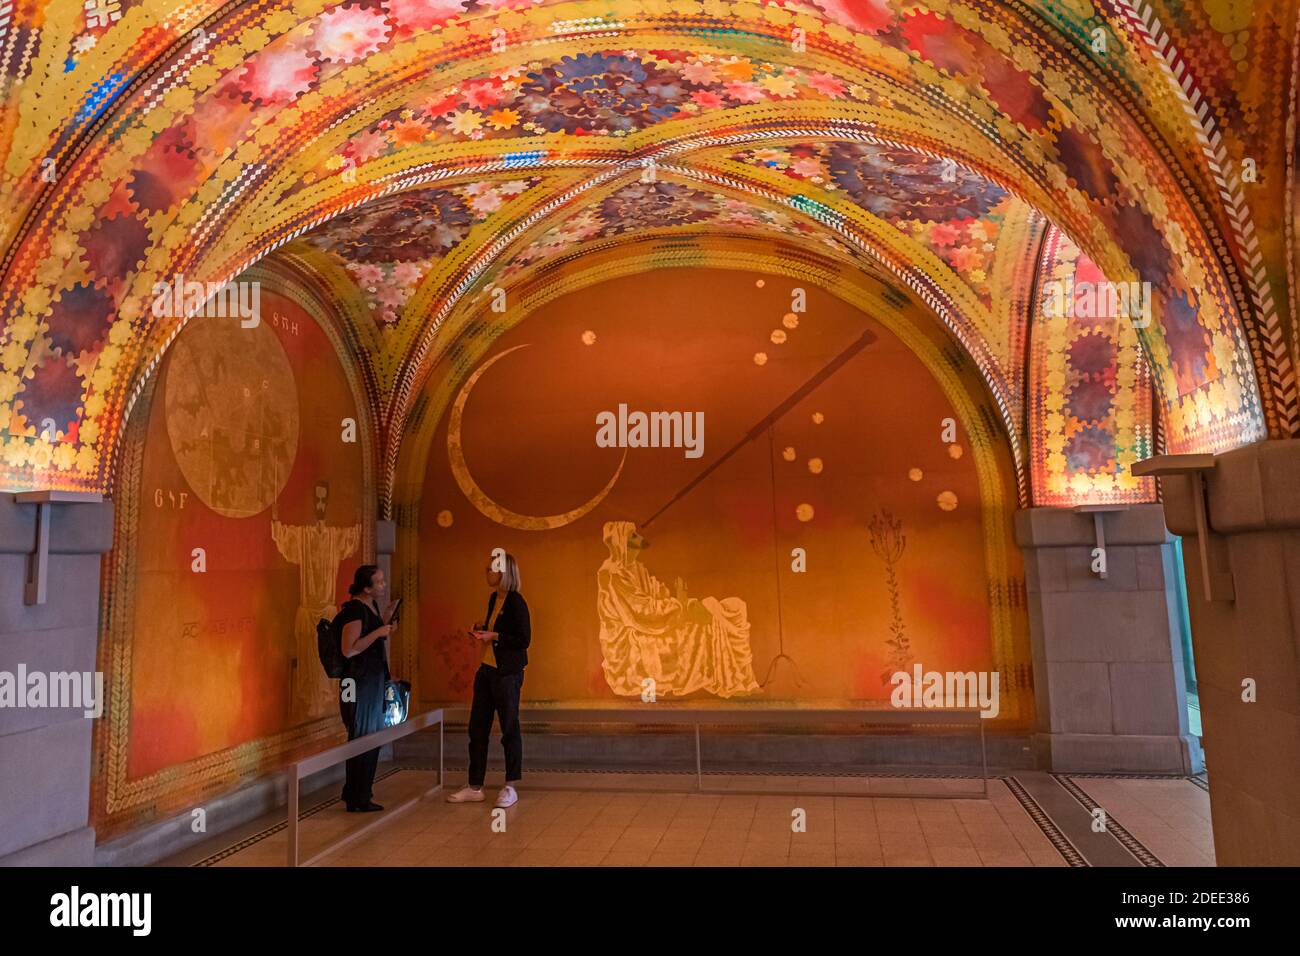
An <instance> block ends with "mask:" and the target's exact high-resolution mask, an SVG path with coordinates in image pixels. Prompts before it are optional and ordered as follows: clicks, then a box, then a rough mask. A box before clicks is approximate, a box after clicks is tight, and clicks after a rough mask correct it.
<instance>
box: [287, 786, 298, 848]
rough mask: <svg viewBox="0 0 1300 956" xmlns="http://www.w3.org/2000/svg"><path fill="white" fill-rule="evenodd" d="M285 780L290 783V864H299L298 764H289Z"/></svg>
mask: <svg viewBox="0 0 1300 956" xmlns="http://www.w3.org/2000/svg"><path fill="white" fill-rule="evenodd" d="M285 782H286V783H287V784H288V785H289V826H288V827H287V829H286V833H287V834H288V837H289V840H288V843H289V865H290V866H297V865H298V765H297V764H296V763H292V764H289V766H288V768H287V769H286V770H285Z"/></svg>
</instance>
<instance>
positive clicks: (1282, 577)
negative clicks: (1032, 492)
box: [1160, 440, 1300, 866]
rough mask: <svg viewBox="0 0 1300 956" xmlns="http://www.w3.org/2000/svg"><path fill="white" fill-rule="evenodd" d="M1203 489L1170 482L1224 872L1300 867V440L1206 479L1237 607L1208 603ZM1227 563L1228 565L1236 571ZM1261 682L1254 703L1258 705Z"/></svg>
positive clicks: (1218, 548)
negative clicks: (1199, 524)
mask: <svg viewBox="0 0 1300 956" xmlns="http://www.w3.org/2000/svg"><path fill="white" fill-rule="evenodd" d="M1195 480H1197V479H1193V478H1192V477H1190V476H1174V477H1169V478H1162V479H1161V480H1160V483H1161V490H1162V497H1163V499H1164V502H1165V515H1166V519H1167V521H1168V525H1169V528H1170V529H1171V530H1172V531H1174V532H1175V533H1176V534H1180V535H1183V538H1184V540H1183V556H1184V563H1185V566H1186V571H1187V600H1188V609H1189V611H1190V613H1191V618H1192V647H1193V652H1194V653H1195V655H1196V680H1197V685H1198V690H1199V692H1200V698H1201V720H1202V723H1203V725H1204V740H1205V759H1206V764H1207V766H1208V769H1209V781H1210V811H1211V816H1212V818H1213V822H1214V851H1215V857H1216V859H1217V861H1218V863H1219V865H1221V866H1244V865H1265V866H1277V865H1289V866H1295V865H1297V864H1300V441H1296V440H1291V441H1266V442H1260V443H1258V444H1255V445H1249V446H1247V447H1245V448H1239V449H1236V450H1235V451H1231V452H1227V453H1225V454H1222V455H1218V456H1216V458H1215V461H1214V467H1213V468H1212V469H1211V470H1210V471H1208V472H1207V473H1206V474H1205V479H1204V481H1205V501H1206V506H1207V518H1208V526H1209V530H1210V532H1211V534H1212V537H1213V540H1212V542H1211V544H1212V548H1211V553H1212V555H1213V557H1212V564H1211V567H1212V569H1213V570H1217V571H1220V572H1225V571H1226V572H1230V573H1231V576H1232V584H1233V591H1234V592H1235V594H1234V595H1233V597H1232V599H1231V600H1214V601H1210V600H1207V598H1206V596H1205V589H1204V582H1203V575H1202V569H1201V561H1200V550H1199V548H1200V542H1199V540H1198V538H1197V537H1196V517H1195V511H1194V505H1195V499H1194V497H1193V491H1194V484H1193V482H1194V481H1195ZM1225 558H1226V560H1225ZM1246 682H1249V685H1250V686H1253V689H1254V700H1253V701H1251V700H1249V699H1246V698H1248V697H1249V696H1250V695H1249V694H1248V693H1247V690H1248V687H1247V686H1245V685H1246Z"/></svg>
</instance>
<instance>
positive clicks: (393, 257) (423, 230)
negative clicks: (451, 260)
mask: <svg viewBox="0 0 1300 956" xmlns="http://www.w3.org/2000/svg"><path fill="white" fill-rule="evenodd" d="M537 182H538V180H536V179H531V180H527V179H511V180H507V181H501V182H490V181H489V182H476V183H469V184H467V185H464V186H454V187H451V188H446V189H436V188H430V189H419V190H412V191H410V192H405V193H398V194H397V195H394V196H389V197H386V198H383V199H378V200H375V201H374V202H371V203H367V204H366V205H364V206H361V207H359V208H358V209H356V210H354V211H353V212H350V213H344V214H343V215H342V216H339V217H338V218H336V219H332V220H330V222H329V223H327V224H326V225H325V226H323V227H322V228H320V229H316V230H313V231H312V232H311V233H309V234H308V235H307V236H306V237H305V239H306V241H307V242H310V243H311V244H312V245H314V246H316V247H317V248H318V249H322V250H324V251H326V252H329V253H332V254H333V255H335V256H336V257H337V258H338V259H339V260H340V262H342V264H343V266H344V268H346V269H347V270H348V272H349V273H350V274H351V275H352V277H353V278H354V279H355V280H356V283H357V285H358V286H359V287H360V288H361V290H362V291H363V292H364V293H365V295H366V301H367V303H368V305H369V306H370V311H371V314H372V315H373V316H374V318H375V321H376V322H378V323H379V324H380V325H381V326H389V325H393V324H395V323H396V322H397V320H398V316H399V315H400V314H401V311H402V308H403V307H404V306H405V305H406V303H407V302H408V301H409V300H410V298H411V295H412V293H414V292H415V289H416V286H418V285H419V283H420V280H421V279H422V278H424V275H425V273H426V272H427V271H428V269H429V267H430V265H432V264H433V263H434V262H435V261H436V260H438V259H440V258H441V257H443V256H445V255H446V254H447V253H448V252H450V251H451V250H452V249H454V248H455V247H456V246H457V245H459V244H460V243H461V242H462V241H464V240H465V238H466V237H467V236H468V235H469V233H470V229H471V228H473V227H474V226H476V225H478V224H479V223H482V222H485V221H487V220H488V219H489V218H490V217H491V216H492V214H493V213H495V212H497V211H498V210H500V209H501V208H502V207H503V206H504V205H505V204H506V203H508V202H509V201H510V200H511V199H512V198H514V197H516V196H519V195H520V194H521V193H524V192H527V191H528V189H530V188H531V187H532V186H534V185H536V183H537Z"/></svg>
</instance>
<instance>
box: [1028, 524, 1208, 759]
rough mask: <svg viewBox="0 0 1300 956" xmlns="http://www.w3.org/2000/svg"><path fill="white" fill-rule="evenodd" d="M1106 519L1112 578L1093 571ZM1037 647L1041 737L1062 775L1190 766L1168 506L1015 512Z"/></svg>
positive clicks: (1193, 750)
mask: <svg viewBox="0 0 1300 956" xmlns="http://www.w3.org/2000/svg"><path fill="white" fill-rule="evenodd" d="M1098 516H1099V517H1100V520H1101V524H1102V533H1103V536H1104V540H1105V558H1106V577H1105V578H1102V577H1101V576H1100V575H1098V574H1097V573H1095V572H1094V571H1093V551H1094V549H1095V548H1096V547H1097V530H1096V526H1095V524H1094V522H1095V520H1096V519H1097V517H1098ZM1015 526H1016V540H1017V543H1019V545H1020V546H1021V548H1022V549H1023V551H1024V556H1025V585H1026V592H1027V597H1028V605H1029V632H1030V641H1031V644H1032V648H1033V662H1034V700H1035V707H1036V711H1037V733H1036V735H1035V745H1036V750H1037V755H1038V760H1039V762H1040V765H1042V766H1046V767H1049V768H1051V769H1053V770H1059V771H1071V770H1073V771H1093V772H1108V771H1131V772H1150V773H1193V772H1197V771H1199V770H1200V769H1201V767H1202V759H1201V750H1200V744H1199V742H1198V740H1197V739H1196V738H1195V737H1192V736H1191V735H1190V734H1189V733H1188V721H1187V703H1186V679H1185V677H1184V672H1183V654H1182V644H1181V641H1180V640H1179V616H1180V615H1181V613H1182V610H1181V605H1180V602H1179V601H1178V600H1177V592H1176V590H1175V586H1174V581H1175V580H1176V578H1175V574H1176V568H1177V565H1176V557H1175V554H1174V549H1173V539H1172V538H1171V537H1170V536H1169V535H1168V534H1167V533H1166V531H1165V527H1164V521H1163V513H1162V509H1161V506H1160V505H1158V504H1151V505H1132V506H1129V507H1128V508H1127V510H1122V511H1110V512H1099V513H1097V514H1091V513H1081V512H1076V511H1074V510H1072V509H1069V508H1029V509H1025V510H1022V511H1019V512H1017V513H1016V518H1015Z"/></svg>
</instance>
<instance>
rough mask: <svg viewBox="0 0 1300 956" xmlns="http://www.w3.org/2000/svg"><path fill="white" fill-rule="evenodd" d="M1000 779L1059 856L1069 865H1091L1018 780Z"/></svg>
mask: <svg viewBox="0 0 1300 956" xmlns="http://www.w3.org/2000/svg"><path fill="white" fill-rule="evenodd" d="M1001 779H1002V781H1003V782H1004V783H1005V784H1006V785H1007V789H1008V790H1010V791H1011V794H1012V796H1014V797H1015V798H1016V799H1017V800H1019V801H1020V805H1021V806H1022V807H1024V809H1025V812H1026V813H1027V814H1029V819H1031V820H1033V821H1034V822H1035V823H1036V824H1038V829H1040V830H1042V831H1043V836H1045V837H1047V840H1048V842H1049V843H1051V844H1052V847H1053V848H1054V849H1055V850H1056V852H1057V853H1059V854H1061V858H1062V859H1063V860H1065V862H1066V863H1068V864H1069V865H1070V866H1092V864H1091V863H1089V862H1088V861H1087V860H1086V859H1084V856H1083V854H1082V853H1080V852H1079V850H1078V848H1077V847H1076V846H1075V845H1074V844H1073V843H1071V842H1070V839H1069V837H1067V836H1066V835H1065V834H1064V833H1062V832H1061V828H1060V827H1058V826H1057V825H1056V821H1055V820H1053V819H1052V818H1051V817H1049V816H1048V815H1047V811H1046V810H1044V809H1043V808H1042V807H1040V806H1039V805H1038V801H1037V800H1035V799H1034V798H1033V797H1032V796H1030V794H1029V791H1028V790H1026V789H1025V788H1024V785H1023V784H1021V782H1020V781H1019V780H1017V779H1016V778H1015V777H1011V776H1008V777H1003V778H1001Z"/></svg>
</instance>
